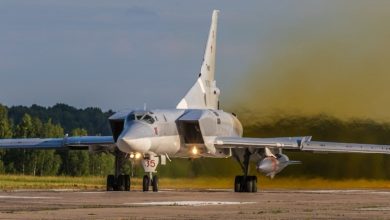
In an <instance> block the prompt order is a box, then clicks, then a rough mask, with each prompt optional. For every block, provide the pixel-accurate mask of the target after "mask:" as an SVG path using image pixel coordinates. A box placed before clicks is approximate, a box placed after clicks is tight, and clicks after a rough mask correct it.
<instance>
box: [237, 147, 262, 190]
mask: <svg viewBox="0 0 390 220" xmlns="http://www.w3.org/2000/svg"><path fill="white" fill-rule="evenodd" d="M250 156H251V152H250V151H249V150H248V149H246V150H245V154H244V161H243V162H241V160H240V158H239V157H238V155H236V154H234V158H235V159H236V160H237V162H238V163H239V164H240V166H241V168H242V171H243V173H244V175H242V176H236V178H235V179H234V192H257V176H248V173H249V159H250Z"/></svg>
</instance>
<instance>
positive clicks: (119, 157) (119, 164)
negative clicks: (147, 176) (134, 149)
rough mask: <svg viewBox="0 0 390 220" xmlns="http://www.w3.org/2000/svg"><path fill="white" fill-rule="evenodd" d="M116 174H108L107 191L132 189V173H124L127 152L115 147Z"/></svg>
mask: <svg viewBox="0 0 390 220" xmlns="http://www.w3.org/2000/svg"><path fill="white" fill-rule="evenodd" d="M114 155H115V175H108V176H107V191H130V175H124V174H122V168H123V164H124V163H125V162H126V154H125V153H123V152H121V151H120V150H118V149H115V152H114Z"/></svg>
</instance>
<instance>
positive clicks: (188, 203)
mask: <svg viewBox="0 0 390 220" xmlns="http://www.w3.org/2000/svg"><path fill="white" fill-rule="evenodd" d="M255 203H256V202H224V201H163V202H134V203H123V204H124V205H139V206H211V205H245V204H255Z"/></svg>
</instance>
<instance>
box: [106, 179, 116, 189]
mask: <svg viewBox="0 0 390 220" xmlns="http://www.w3.org/2000/svg"><path fill="white" fill-rule="evenodd" d="M114 186H115V176H114V175H108V176H107V191H114Z"/></svg>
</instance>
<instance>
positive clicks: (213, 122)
mask: <svg viewBox="0 0 390 220" xmlns="http://www.w3.org/2000/svg"><path fill="white" fill-rule="evenodd" d="M120 117H122V121H123V129H122V131H121V132H120V134H119V136H118V138H117V140H116V143H117V146H118V148H119V149H120V150H121V151H123V152H126V153H129V154H135V153H141V154H152V155H168V156H169V157H228V156H230V155H231V152H229V151H226V150H217V149H216V148H215V147H214V140H215V137H217V136H218V137H223V136H227V137H232V136H233V137H241V136H242V132H243V129H242V125H241V123H240V121H239V120H238V119H237V117H236V116H235V115H234V114H231V113H227V112H224V111H222V110H204V109H186V110H181V109H172V110H162V109H155V110H148V111H145V110H143V111H139V110H135V111H131V112H128V113H127V115H126V114H123V113H122V116H120ZM113 118H114V119H115V115H114V117H111V120H113Z"/></svg>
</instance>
